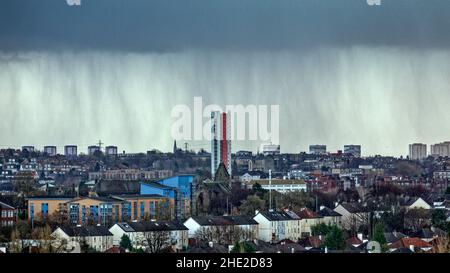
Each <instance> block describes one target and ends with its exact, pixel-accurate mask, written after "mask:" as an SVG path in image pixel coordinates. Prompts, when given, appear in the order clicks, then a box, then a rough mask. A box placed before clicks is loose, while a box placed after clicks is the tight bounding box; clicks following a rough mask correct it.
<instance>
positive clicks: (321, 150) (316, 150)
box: [309, 145, 327, 154]
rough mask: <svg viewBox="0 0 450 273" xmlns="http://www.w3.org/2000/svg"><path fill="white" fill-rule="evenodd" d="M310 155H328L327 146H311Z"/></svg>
mask: <svg viewBox="0 0 450 273" xmlns="http://www.w3.org/2000/svg"><path fill="white" fill-rule="evenodd" d="M309 153H310V154H326V153H327V145H309Z"/></svg>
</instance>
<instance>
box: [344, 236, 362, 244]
mask: <svg viewBox="0 0 450 273" xmlns="http://www.w3.org/2000/svg"><path fill="white" fill-rule="evenodd" d="M345 242H346V243H347V244H349V245H361V244H362V243H363V241H361V240H360V239H359V238H358V237H355V236H353V237H350V238H348V239H347V240H345Z"/></svg>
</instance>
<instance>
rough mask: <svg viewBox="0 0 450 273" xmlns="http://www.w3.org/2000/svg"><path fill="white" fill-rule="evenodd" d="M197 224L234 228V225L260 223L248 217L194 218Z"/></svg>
mask: <svg viewBox="0 0 450 273" xmlns="http://www.w3.org/2000/svg"><path fill="white" fill-rule="evenodd" d="M191 218H192V219H193V220H194V221H195V222H197V223H198V224H199V225H201V226H233V225H239V226H242V225H257V224H258V222H256V221H255V220H253V218H251V217H248V216H242V215H238V216H192V217H191Z"/></svg>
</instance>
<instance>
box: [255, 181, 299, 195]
mask: <svg viewBox="0 0 450 273" xmlns="http://www.w3.org/2000/svg"><path fill="white" fill-rule="evenodd" d="M250 183H251V184H253V185H254V184H256V183H258V184H259V185H261V187H262V188H263V189H265V190H274V191H277V192H281V193H285V192H291V191H304V192H306V189H307V187H306V183H305V181H304V180H294V179H285V180H283V179H272V181H271V183H269V179H259V180H257V179H254V180H252V181H251V182H250Z"/></svg>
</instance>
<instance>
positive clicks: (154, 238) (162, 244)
mask: <svg viewBox="0 0 450 273" xmlns="http://www.w3.org/2000/svg"><path fill="white" fill-rule="evenodd" d="M142 237H143V238H139V239H138V241H139V242H140V246H142V247H143V248H144V249H145V250H146V252H149V253H161V252H162V251H163V250H164V249H165V248H166V247H168V246H170V245H171V238H170V232H169V231H150V232H145V233H144V235H143V236H142Z"/></svg>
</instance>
